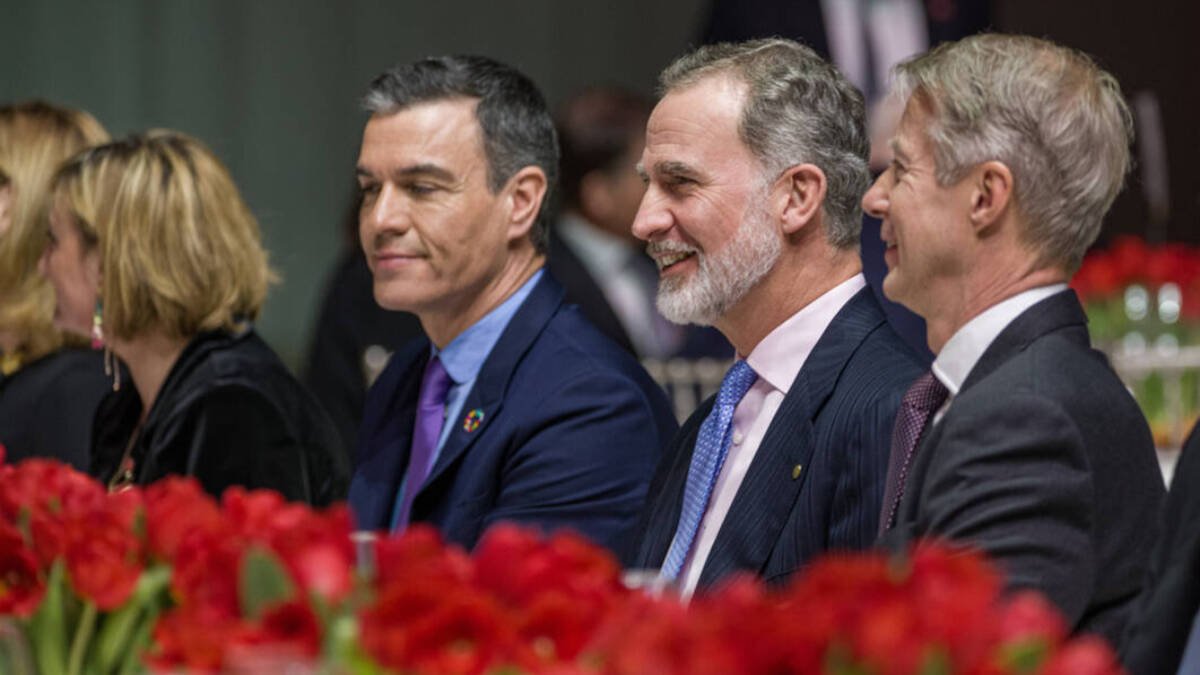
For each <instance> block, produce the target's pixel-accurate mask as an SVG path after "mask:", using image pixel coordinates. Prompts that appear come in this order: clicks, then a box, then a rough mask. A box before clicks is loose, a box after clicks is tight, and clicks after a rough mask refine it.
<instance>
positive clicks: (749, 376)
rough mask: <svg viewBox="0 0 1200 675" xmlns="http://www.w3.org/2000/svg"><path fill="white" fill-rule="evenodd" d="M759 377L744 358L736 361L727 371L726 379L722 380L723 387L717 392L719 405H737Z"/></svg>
mask: <svg viewBox="0 0 1200 675" xmlns="http://www.w3.org/2000/svg"><path fill="white" fill-rule="evenodd" d="M757 379H758V374H757V373H755V372H754V369H753V368H751V367H750V364H748V363H746V362H745V361H742V360H738V361H735V362H734V364H733V366H732V367H731V368H730V369H729V372H727V373H725V379H723V380H721V389H720V391H718V392H717V405H719V406H722V407H725V406H736V405H737V404H738V402H739V401H741V400H742V397H743V396H745V395H746V392H747V391H750V387H752V386H754V381H755V380H757Z"/></svg>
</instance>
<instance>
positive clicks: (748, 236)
mask: <svg viewBox="0 0 1200 675" xmlns="http://www.w3.org/2000/svg"><path fill="white" fill-rule="evenodd" d="M782 251H783V244H782V242H781V241H780V238H779V235H778V234H776V232H775V231H774V230H773V229H772V228H771V227H770V226H769V225H768V223H767V219H766V214H765V213H764V212H762V211H760V210H758V209H754V210H753V211H752V213H750V214H747V217H746V218H745V219H743V220H742V223H741V225H739V226H738V229H737V232H736V233H735V234H734V237H733V239H732V240H730V241H729V242H728V243H726V244H725V246H724V247H722V248H721V249H720V250H718V251H717V252H715V253H711V254H704V253H700V252H697V253H696V259H697V262H698V263H699V268H698V269H697V270H696V273H695V274H693V275H692V276H691V278H675V279H671V278H668V279H662V280H660V281H659V286H658V299H657V303H656V304H657V306H658V311H659V313H661V314H662V315H663V316H664V317H666V319H667V320H668V321H671V322H673V323H677V324H687V323H692V324H696V325H699V326H710V325H712V324H713V323H715V322H716V321H717V320H718V319H720V318H721V317H722V316H724V315H725V313H726V312H728V311H729V309H730V308H731V307H733V306H734V305H736V304H737V303H738V302H740V301H741V300H742V298H744V297H745V296H746V294H747V293H748V292H750V289H752V288H754V286H755V284H757V283H758V282H759V281H761V280H762V278H763V277H764V276H766V274H767V272H769V271H771V268H772V267H774V266H775V262H776V261H777V260H778V259H779V255H780V253H782Z"/></svg>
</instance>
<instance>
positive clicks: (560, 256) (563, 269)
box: [547, 87, 733, 359]
mask: <svg viewBox="0 0 1200 675" xmlns="http://www.w3.org/2000/svg"><path fill="white" fill-rule="evenodd" d="M652 107H653V106H652V103H651V102H650V101H649V100H648V99H646V98H644V97H642V96H640V95H638V94H636V93H634V92H631V91H628V90H625V89H620V88H617V87H592V88H589V89H586V90H584V91H582V92H580V93H578V94H576V95H575V96H573V97H571V98H570V99H569V100H567V102H566V103H565V104H564V105H563V106H562V108H561V109H560V110H559V113H558V118H557V120H556V127H557V130H558V139H559V144H560V147H561V148H562V179H561V184H562V214H561V216H560V217H559V219H558V222H557V223H556V224H555V228H554V230H553V231H552V232H551V238H550V250H549V254H548V256H547V267H548V268H549V269H550V271H551V272H552V273H553V274H554V276H555V278H557V279H558V280H559V281H560V282H561V283H562V285H563V288H564V289H565V290H566V292H567V302H573V303H575V304H577V305H579V307H580V309H581V310H583V314H584V316H586V317H587V318H588V319H590V320H591V322H592V323H593V324H595V325H596V327H597V328H599V329H600V331H601V332H603V333H604V334H605V335H607V336H609V337H610V338H612V339H613V341H615V342H617V343H618V344H620V345H621V346H622V347H625V348H626V349H628V350H629V351H631V352H633V353H634V354H636V355H637V356H639V357H641V358H655V359H666V358H670V357H675V356H683V357H691V358H695V357H703V356H713V357H719V358H730V357H732V355H733V347H731V346H730V345H729V342H728V341H726V340H725V338H724V337H723V336H722V335H721V334H720V332H719V331H717V330H716V329H713V328H711V327H700V326H679V325H676V324H673V323H671V322H669V321H667V320H666V319H665V318H663V316H662V315H661V314H660V313H659V312H658V309H657V308H656V307H655V300H654V298H655V295H656V293H657V291H658V270H657V269H656V268H655V265H654V261H653V260H652V259H651V258H650V256H648V255H646V251H645V248H646V246H645V244H644V243H643V242H641V241H640V240H638V239H637V237H635V236H633V232H632V228H633V217H634V216H635V215H636V214H637V209H638V204H639V203H640V202H641V200H642V194H643V193H645V190H646V188H645V186H644V185H643V183H642V179H641V177H640V176H638V174H637V171H636V170H635V165H636V164H637V161H638V158H640V157H641V155H642V146H643V144H644V142H645V135H646V120H647V119H648V118H649V117H650V109H651V108H652Z"/></svg>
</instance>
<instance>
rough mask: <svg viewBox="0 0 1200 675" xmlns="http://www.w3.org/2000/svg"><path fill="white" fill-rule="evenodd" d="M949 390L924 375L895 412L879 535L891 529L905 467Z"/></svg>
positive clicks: (906, 467) (930, 374)
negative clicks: (927, 424) (930, 419)
mask: <svg viewBox="0 0 1200 675" xmlns="http://www.w3.org/2000/svg"><path fill="white" fill-rule="evenodd" d="M949 394H950V391H949V390H947V389H946V386H945V385H943V384H942V383H941V382H940V381H938V379H937V378H936V377H934V376H933V373H925V374H924V375H922V376H921V377H918V378H917V380H916V382H913V383H912V386H911V387H909V388H908V391H907V392H905V393H904V398H903V399H901V400H900V410H899V411H897V412H896V426H895V427H894V428H893V429H892V452H891V457H890V459H889V460H888V471H887V482H886V483H884V487H883V502H882V505H883V507H882V511H881V513H880V514H879V533H880V534H883V533H884V532H887V531H888V530H889V529H891V527H892V525H893V524H894V523H895V521H896V510H897V509H899V508H900V499H901V498H902V497H904V483H905V481H906V480H907V479H908V468H909V466H910V465H911V464H912V457H913V451H914V450H916V449H917V441H919V440H920V439H921V432H922V431H924V430H925V425H926V423H928V422H929V418H930V416H931V415H933V413H934V411H935V410H937V409H938V408H940V407H942V404H943V403H945V402H946V397H947V396H948V395H949Z"/></svg>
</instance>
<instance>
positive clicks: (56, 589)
mask: <svg viewBox="0 0 1200 675" xmlns="http://www.w3.org/2000/svg"><path fill="white" fill-rule="evenodd" d="M65 576H66V574H65V570H64V567H63V562H62V561H61V560H56V561H55V562H54V564H53V565H51V567H50V574H49V575H48V578H47V579H46V594H45V595H44V596H43V597H42V604H40V605H39V606H38V609H37V613H35V614H34V615H33V618H32V619H30V630H29V638H30V641H31V642H32V643H33V654H34V660H36V661H37V666H38V672H39V673H41V675H64V674H65V673H66V672H67V664H66V662H65V661H64V660H63V656H64V655H65V654H66V651H67V649H66V647H67V645H66V635H65V634H64V632H63V627H64V624H65V622H66V618H65V617H66V611H65V610H64V608H63V603H64V602H66V598H65V593H64V591H63V585H64V584H65V583H66V582H65V579H64V577H65Z"/></svg>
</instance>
